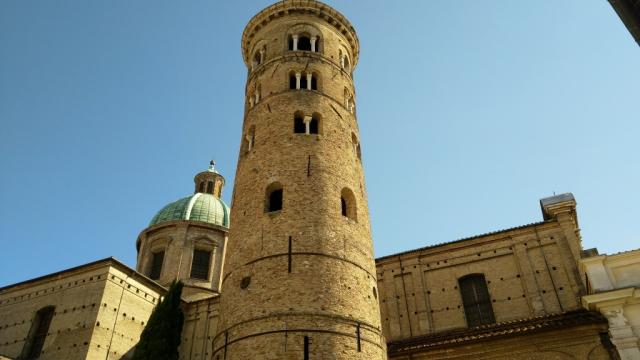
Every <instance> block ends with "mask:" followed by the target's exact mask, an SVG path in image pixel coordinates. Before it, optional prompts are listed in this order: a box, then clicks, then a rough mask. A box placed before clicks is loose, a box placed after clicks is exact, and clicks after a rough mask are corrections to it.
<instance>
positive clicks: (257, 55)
mask: <svg viewBox="0 0 640 360" xmlns="http://www.w3.org/2000/svg"><path fill="white" fill-rule="evenodd" d="M250 54H251V55H250V56H251V58H250V60H251V70H255V69H256V68H257V67H258V66H259V65H262V64H264V62H265V61H266V60H267V42H266V41H265V40H260V41H258V42H257V43H256V44H255V45H254V46H253V50H252V51H251V53H250Z"/></svg>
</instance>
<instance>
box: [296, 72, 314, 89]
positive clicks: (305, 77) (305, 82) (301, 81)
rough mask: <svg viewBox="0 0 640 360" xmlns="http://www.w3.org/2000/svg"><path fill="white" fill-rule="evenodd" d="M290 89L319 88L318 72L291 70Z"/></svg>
mask: <svg viewBox="0 0 640 360" xmlns="http://www.w3.org/2000/svg"><path fill="white" fill-rule="evenodd" d="M289 89H291V90H300V89H305V90H318V74H317V73H314V72H310V71H309V72H305V71H302V72H300V71H290V72H289Z"/></svg>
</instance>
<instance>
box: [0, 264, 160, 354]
mask: <svg viewBox="0 0 640 360" xmlns="http://www.w3.org/2000/svg"><path fill="white" fill-rule="evenodd" d="M131 275H134V276H131ZM147 284H151V282H150V281H149V280H148V279H144V278H141V277H139V276H138V275H136V274H135V273H134V272H133V271H132V270H129V269H127V268H126V267H125V266H124V265H121V264H114V263H112V262H111V260H108V259H107V260H104V261H101V262H99V263H93V264H89V265H85V266H82V267H79V268H76V269H72V270H70V271H67V272H62V273H60V274H59V275H56V276H55V277H49V278H44V279H42V280H37V279H36V280H34V281H30V282H27V283H24V284H18V285H16V286H11V287H8V288H5V289H3V290H2V291H0V355H3V356H7V357H10V358H17V357H18V356H20V355H21V353H22V351H23V348H24V345H25V341H26V340H27V338H28V334H29V329H30V328H31V324H32V321H33V319H34V317H35V314H36V312H37V311H38V310H40V309H42V308H44V307H46V306H55V313H54V316H53V319H52V321H51V325H50V327H49V331H48V334H47V337H46V340H45V343H44V347H43V352H42V354H41V356H40V359H121V358H123V357H124V358H126V357H127V356H128V355H130V353H131V350H132V347H133V346H134V345H135V344H136V343H137V342H138V339H139V336H140V333H141V332H142V329H143V328H144V324H145V322H146V321H147V320H148V318H149V315H150V314H151V311H152V309H153V307H154V306H155V304H157V302H158V300H159V297H160V293H159V291H161V289H160V288H159V287H158V286H157V285H152V286H149V285H147Z"/></svg>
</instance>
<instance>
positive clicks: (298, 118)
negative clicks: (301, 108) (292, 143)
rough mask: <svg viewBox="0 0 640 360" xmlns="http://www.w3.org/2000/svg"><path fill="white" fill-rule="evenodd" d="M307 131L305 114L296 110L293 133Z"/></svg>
mask: <svg viewBox="0 0 640 360" xmlns="http://www.w3.org/2000/svg"><path fill="white" fill-rule="evenodd" d="M305 132H306V125H305V124H304V114H302V113H301V112H296V113H295V114H294V115H293V133H294V134H304V133H305Z"/></svg>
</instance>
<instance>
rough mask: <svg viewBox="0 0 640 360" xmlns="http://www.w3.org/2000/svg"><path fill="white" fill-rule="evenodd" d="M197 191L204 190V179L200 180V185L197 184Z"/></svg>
mask: <svg viewBox="0 0 640 360" xmlns="http://www.w3.org/2000/svg"><path fill="white" fill-rule="evenodd" d="M198 192H201V193H203V192H204V181H200V185H198Z"/></svg>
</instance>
